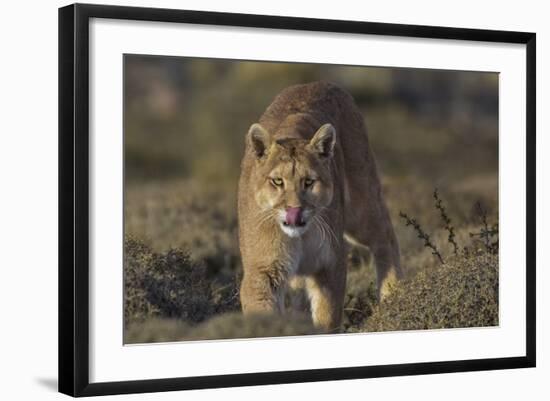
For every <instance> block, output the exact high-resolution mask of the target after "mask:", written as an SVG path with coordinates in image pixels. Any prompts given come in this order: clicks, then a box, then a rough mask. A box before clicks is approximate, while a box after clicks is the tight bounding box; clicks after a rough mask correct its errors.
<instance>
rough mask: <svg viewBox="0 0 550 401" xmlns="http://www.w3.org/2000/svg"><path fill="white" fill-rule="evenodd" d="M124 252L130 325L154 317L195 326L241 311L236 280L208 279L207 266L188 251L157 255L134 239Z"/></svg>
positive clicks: (127, 318) (125, 315) (127, 319)
mask: <svg viewBox="0 0 550 401" xmlns="http://www.w3.org/2000/svg"><path fill="white" fill-rule="evenodd" d="M124 251H125V259H124V296H125V297H124V320H125V323H126V324H129V323H131V322H135V321H137V322H139V321H143V320H145V319H149V318H152V317H161V318H177V319H180V320H183V321H186V322H188V323H191V324H193V323H198V322H201V321H203V320H205V319H206V318H208V317H210V316H212V315H214V314H217V313H223V312H227V311H232V310H236V309H238V308H239V300H238V296H237V294H238V291H237V282H236V278H234V279H233V280H232V281H227V280H226V281H224V282H223V283H221V284H220V282H219V281H218V280H215V279H207V272H206V269H205V267H204V266H203V265H202V264H200V263H197V262H195V261H193V260H192V259H191V258H190V257H189V254H188V253H186V252H184V251H181V250H176V249H172V250H169V251H166V252H164V253H156V252H153V251H152V250H151V249H150V248H149V247H148V246H146V245H144V244H143V243H142V242H140V241H138V240H136V239H133V238H131V237H128V238H126V240H125V243H124Z"/></svg>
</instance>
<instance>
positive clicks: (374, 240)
mask: <svg viewBox="0 0 550 401" xmlns="http://www.w3.org/2000/svg"><path fill="white" fill-rule="evenodd" d="M363 177H364V176H363ZM370 178H371V179H365V178H362V177H361V178H359V179H355V180H352V182H350V188H349V194H350V197H349V204H348V207H347V208H346V209H347V212H346V233H347V234H348V235H350V236H351V237H352V238H353V239H354V240H355V241H357V242H359V243H361V244H363V245H366V246H367V247H369V249H370V251H371V253H372V254H373V256H374V261H375V265H376V284H377V295H378V300H381V299H383V298H384V297H385V296H386V295H387V294H388V292H389V289H390V288H391V285H392V283H395V282H396V281H397V280H399V279H401V278H402V277H403V271H402V269H401V261H400V252H399V244H398V242H397V238H396V236H395V232H394V230H393V225H392V222H391V219H390V215H389V212H388V209H387V207H386V204H385V202H384V199H383V197H382V193H381V188H380V183H379V182H378V178H377V176H376V175H374V174H371V177H370ZM353 181H354V182H353Z"/></svg>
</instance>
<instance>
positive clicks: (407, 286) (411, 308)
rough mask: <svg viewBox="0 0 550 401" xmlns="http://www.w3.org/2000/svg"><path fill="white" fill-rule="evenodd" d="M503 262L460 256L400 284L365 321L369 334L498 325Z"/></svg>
mask: <svg viewBox="0 0 550 401" xmlns="http://www.w3.org/2000/svg"><path fill="white" fill-rule="evenodd" d="M498 282H499V281H498V257H497V256H496V255H493V254H491V253H488V252H485V251H480V252H478V253H477V254H476V255H468V256H460V257H457V258H454V259H450V260H449V261H448V262H446V263H445V264H443V265H441V266H439V267H435V268H432V269H425V270H421V271H419V272H418V274H416V275H415V276H413V277H411V278H409V279H407V280H404V281H402V282H400V283H398V284H397V285H396V286H395V287H394V288H393V291H392V293H391V294H390V295H389V296H388V297H387V298H385V299H384V301H382V303H381V304H380V305H379V306H377V307H376V309H375V311H374V313H373V314H372V316H371V317H370V318H369V319H368V320H367V321H366V324H365V326H364V329H366V331H393V330H422V329H442V328H457V327H483V326H495V325H498V310H499V309H498Z"/></svg>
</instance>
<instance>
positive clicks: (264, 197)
mask: <svg viewBox="0 0 550 401" xmlns="http://www.w3.org/2000/svg"><path fill="white" fill-rule="evenodd" d="M335 144H336V131H335V129H334V127H333V126H332V125H331V124H325V125H323V126H322V127H321V128H319V129H318V130H317V132H316V133H315V135H313V137H312V139H311V140H305V139H298V138H277V139H274V138H272V136H271V134H270V133H269V132H268V131H267V130H266V129H264V128H263V127H262V126H261V125H260V124H253V125H252V126H251V127H250V130H249V131H248V135H247V146H248V149H249V151H252V153H253V155H254V157H255V159H256V160H255V166H254V169H253V173H252V180H251V183H252V190H253V191H254V198H255V200H256V202H257V203H258V205H259V206H260V210H262V215H261V217H260V219H261V220H260V221H259V222H258V224H260V223H261V222H263V221H265V219H274V220H275V221H276V222H277V223H278V224H279V226H280V227H281V230H282V231H283V232H284V233H285V234H286V235H288V236H289V237H298V236H300V235H302V234H303V233H305V232H306V231H307V230H308V228H309V227H310V225H311V224H312V223H314V222H316V221H317V223H319V224H322V221H319V220H320V219H322V216H319V212H320V211H322V210H323V209H324V208H326V207H327V206H328V205H329V204H330V203H331V201H332V198H333V193H334V183H333V177H332V174H331V170H330V168H329V167H330V163H331V161H332V157H333V154H334V146H335Z"/></svg>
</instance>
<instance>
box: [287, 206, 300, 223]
mask: <svg viewBox="0 0 550 401" xmlns="http://www.w3.org/2000/svg"><path fill="white" fill-rule="evenodd" d="M301 222H302V208H301V207H289V208H287V209H286V224H289V225H291V226H296V225H298V224H301Z"/></svg>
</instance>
